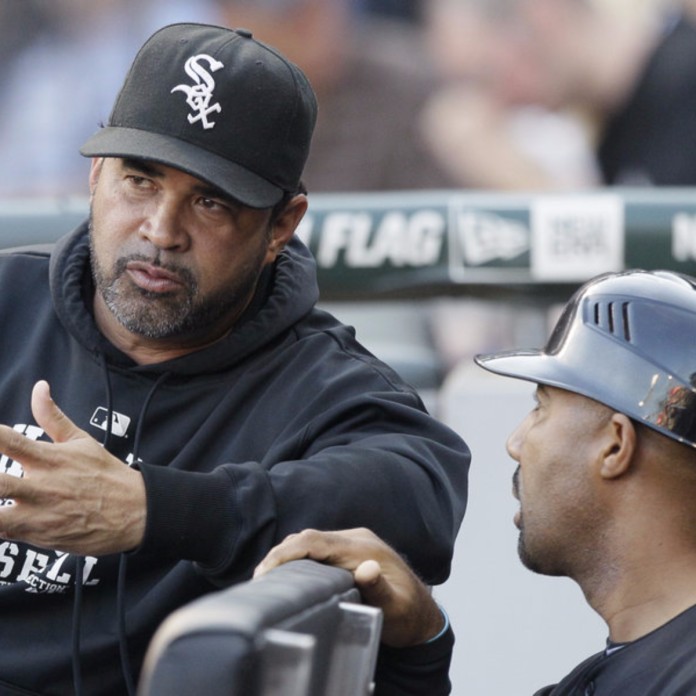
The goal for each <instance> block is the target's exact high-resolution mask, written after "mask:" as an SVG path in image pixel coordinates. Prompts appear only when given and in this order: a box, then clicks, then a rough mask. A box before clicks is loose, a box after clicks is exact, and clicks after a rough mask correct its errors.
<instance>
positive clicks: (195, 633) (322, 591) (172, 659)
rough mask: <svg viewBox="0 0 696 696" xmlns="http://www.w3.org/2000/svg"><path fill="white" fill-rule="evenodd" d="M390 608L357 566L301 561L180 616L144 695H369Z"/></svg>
mask: <svg viewBox="0 0 696 696" xmlns="http://www.w3.org/2000/svg"><path fill="white" fill-rule="evenodd" d="M381 616H382V615H381V612H380V610H378V609H375V608H373V607H368V606H365V605H363V604H361V603H360V595H359V593H358V591H357V589H355V587H354V585H353V579H352V575H351V574H350V573H349V572H348V571H344V570H341V569H339V568H333V567H330V566H325V565H321V564H319V563H315V562H314V561H308V560H302V561H293V562H291V563H288V564H286V565H283V566H280V567H279V568H276V569H274V570H273V571H271V572H270V573H268V574H267V575H265V576H262V577H260V578H258V579H256V580H251V581H249V582H244V583H241V584H238V585H235V586H233V587H231V588H229V589H226V590H220V591H218V592H215V593H213V594H210V595H207V596H204V597H202V598H200V599H198V600H195V601H193V602H191V603H190V604H188V605H186V606H184V607H182V608H180V609H178V610H177V611H175V612H174V613H173V614H171V615H170V616H169V617H168V618H167V619H166V620H165V621H164V623H163V624H162V625H161V627H160V628H159V630H158V631H157V632H156V634H155V636H154V638H153V640H152V642H151V644H150V647H149V650H148V653H147V655H146V659H145V665H144V667H143V672H142V675H141V679H140V684H139V688H138V696H172V694H176V695H177V696H223V695H224V696H368V695H369V694H370V693H372V689H373V681H372V680H373V675H374V670H375V663H376V659H377V650H378V647H379V637H380V632H381V626H382V619H381Z"/></svg>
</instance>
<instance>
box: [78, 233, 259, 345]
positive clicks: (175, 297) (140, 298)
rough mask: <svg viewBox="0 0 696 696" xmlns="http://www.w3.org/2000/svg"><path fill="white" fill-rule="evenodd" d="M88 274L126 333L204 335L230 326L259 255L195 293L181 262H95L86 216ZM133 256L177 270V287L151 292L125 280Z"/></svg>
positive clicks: (255, 272)
mask: <svg viewBox="0 0 696 696" xmlns="http://www.w3.org/2000/svg"><path fill="white" fill-rule="evenodd" d="M90 249H91V264H92V276H93V278H94V284H95V289H96V292H98V293H99V294H100V295H101V297H102V298H103V300H104V302H105V304H106V306H107V307H108V308H109V311H110V312H111V313H112V314H113V316H114V317H115V318H116V320H117V321H118V322H119V323H120V324H121V325H122V326H123V327H124V328H126V329H127V330H128V331H129V332H130V333H132V334H134V335H136V336H141V337H143V338H149V339H169V338H177V339H182V338H188V337H190V338H195V337H197V336H205V335H208V334H209V333H210V332H211V331H212V330H214V327H216V326H224V324H225V323H229V325H230V326H231V325H232V324H233V323H234V320H235V319H236V318H237V316H238V315H239V314H240V313H241V311H242V310H243V308H244V306H245V305H246V303H247V301H248V299H249V298H250V297H251V294H252V293H253V291H254V288H255V286H256V283H257V280H258V276H259V274H260V271H261V262H262V259H259V260H258V263H254V264H251V265H249V266H248V267H247V268H245V269H244V273H243V274H242V275H240V277H239V278H238V279H237V280H236V282H235V283H234V285H233V286H231V287H228V288H225V289H224V290H219V291H218V292H216V293H214V294H211V295H208V296H206V297H200V293H199V287H198V282H197V281H196V279H195V278H194V276H193V274H192V273H191V272H190V271H188V270H187V269H185V268H180V267H178V266H176V265H174V264H160V263H159V261H158V258H157V257H156V258H154V259H153V258H149V257H145V256H143V255H139V254H134V255H131V256H127V257H123V258H121V259H119V260H118V261H117V263H116V264H115V266H114V268H113V269H112V270H111V272H107V271H106V270H105V269H104V268H102V267H101V266H100V265H99V262H98V260H97V258H96V255H95V253H94V246H93V243H92V231H91V222H90ZM134 260H139V261H146V262H149V263H152V264H154V265H159V266H161V267H162V268H165V269H168V270H171V271H172V272H175V273H177V275H178V276H179V277H180V278H181V279H182V281H183V285H184V294H183V296H182V293H176V294H174V293H172V294H167V293H152V292H148V291H146V290H143V289H142V288H138V287H136V286H134V285H133V284H132V283H131V282H129V281H128V279H127V275H126V267H127V265H128V263H130V262H131V261H134ZM226 319H228V320H229V321H228V322H226V321H225V320H226Z"/></svg>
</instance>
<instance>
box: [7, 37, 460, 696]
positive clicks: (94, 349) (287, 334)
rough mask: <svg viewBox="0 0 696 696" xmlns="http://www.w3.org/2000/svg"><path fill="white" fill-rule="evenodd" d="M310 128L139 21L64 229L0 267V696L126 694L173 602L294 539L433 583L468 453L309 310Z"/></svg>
mask: <svg viewBox="0 0 696 696" xmlns="http://www.w3.org/2000/svg"><path fill="white" fill-rule="evenodd" d="M315 117H316V103H315V98H314V94H313V92H312V89H311V87H310V85H309V84H308V82H307V80H306V79H305V77H304V75H303V74H302V72H301V71H300V70H299V69H298V68H297V67H296V66H294V65H293V64H291V63H289V62H288V61H287V60H285V59H284V58H283V57H282V56H280V55H279V54H278V53H277V52H275V51H274V50H273V49H271V48H269V47H267V46H265V45H263V44H261V43H259V42H257V41H256V40H255V39H254V38H253V37H252V36H251V35H250V34H249V32H246V31H243V30H236V31H235V30H229V29H223V28H219V27H213V26H206V25H197V24H193V25H192V24H180V25H172V26H168V27H165V28H163V29H162V30H160V31H159V32H157V33H155V34H154V35H153V36H152V37H151V38H150V39H149V40H148V41H147V42H146V44H145V45H144V46H143V48H142V49H141V51H140V52H139V54H138V55H137V56H136V58H135V61H134V63H133V65H132V68H131V70H130V72H129V74H128V76H127V77H126V80H125V83H124V85H123V88H122V91H121V93H120V94H119V96H118V98H117V100H116V103H115V106H114V109H113V111H112V114H111V117H110V120H109V122H108V124H107V125H106V127H104V128H102V129H101V130H100V131H99V132H97V133H96V134H95V135H94V136H93V137H92V138H90V139H89V140H88V142H87V143H86V144H85V145H84V147H83V149H82V152H83V154H84V155H86V156H89V157H92V158H93V160H92V167H91V174H90V191H91V215H90V220H89V222H88V223H85V224H84V225H82V226H80V227H79V228H78V229H77V230H75V231H74V232H73V233H71V234H69V235H68V236H66V237H65V238H63V239H62V240H60V242H59V243H58V244H57V245H56V247H55V249H54V250H53V252H52V253H51V255H50V257H49V256H47V255H45V254H42V253H40V252H33V251H30V252H24V253H14V254H5V255H3V256H2V257H0V291H1V293H2V295H1V296H2V297H3V298H5V307H4V308H3V321H2V327H3V350H2V351H1V352H0V368H1V369H0V396H1V397H2V398H0V404H1V405H0V422H2V423H5V424H7V425H2V426H0V453H1V454H2V459H0V462H1V464H0V467H1V470H0V581H1V583H2V584H1V585H0V611H1V612H2V617H3V620H2V622H1V627H0V648H1V649H0V693H2V694H66V693H73V692H76V693H86V694H90V695H91V694H110V695H111V694H116V693H126V692H133V691H134V688H135V685H136V683H137V679H138V673H139V669H140V665H141V661H142V658H143V655H144V652H145V649H146V647H147V645H148V642H149V640H150V637H151V636H152V634H153V632H154V630H155V629H156V628H157V626H158V625H159V623H160V622H161V621H162V620H163V619H164V618H165V617H166V616H167V615H168V614H169V613H170V612H171V611H172V610H173V609H175V608H177V607H179V606H181V605H182V604H184V603H186V602H188V601H190V600H191V599H193V598H195V597H198V596H200V595H202V594H204V593H206V592H210V591H211V590H213V589H215V588H216V587H220V586H225V585H229V584H231V583H234V582H238V581H240V580H242V579H245V578H248V577H249V576H250V575H251V573H252V570H253V568H254V566H255V564H256V563H258V561H259V560H260V559H261V558H262V557H263V555H264V554H265V553H266V552H267V550H268V549H269V548H270V547H271V546H272V545H273V544H274V543H276V542H277V541H278V540H279V539H281V538H283V537H284V536H285V535H287V534H288V533H290V532H293V531H297V530H300V529H302V528H305V527H310V526H311V527H317V528H323V529H334V528H341V527H347V526H356V525H363V526H367V527H370V528H372V529H375V530H376V531H377V532H378V533H379V534H380V535H382V536H384V537H385V538H386V539H388V540H389V542H390V543H391V544H393V545H394V546H395V547H397V548H399V549H400V551H402V552H403V553H404V554H405V555H406V556H407V557H408V558H409V561H410V562H411V563H413V564H414V565H415V567H417V568H418V570H419V572H420V573H421V574H422V576H423V577H424V578H425V579H426V581H428V582H431V583H436V582H442V581H443V580H444V579H445V578H446V576H447V574H448V571H449V563H450V560H451V554H452V548H453V543H454V538H455V536H456V533H457V530H458V527H459V524H460V522H461V519H462V516H463V514H464V508H465V504H466V475H467V469H468V462H469V452H468V449H467V447H466V445H465V444H464V443H463V442H462V440H461V439H460V438H459V437H458V436H457V435H456V434H455V433H453V432H452V431H450V430H449V429H447V428H446V427H444V426H443V425H441V424H439V423H438V422H437V421H436V420H435V419H433V418H431V417H430V416H429V415H428V414H427V413H426V412H425V409H424V408H423V406H422V403H421V402H420V399H419V398H418V396H417V395H416V394H415V392H414V390H413V389H411V388H410V387H409V386H408V385H406V384H404V383H403V382H402V381H401V380H400V378H399V377H398V376H397V375H396V374H395V373H394V372H393V371H392V370H390V369H389V368H388V367H387V366H385V365H384V364H383V363H381V362H379V361H378V360H377V359H376V358H375V357H374V356H372V355H370V354H369V353H368V352H367V351H365V350H364V349H363V348H362V347H361V346H360V345H359V344H358V343H357V342H356V341H355V339H354V336H353V332H352V330H351V329H350V328H348V327H345V326H343V325H341V324H340V323H339V322H337V321H336V320H335V319H334V318H333V317H331V316H329V315H328V314H326V313H324V312H321V311H319V310H317V309H316V308H315V306H314V305H315V303H316V300H317V296H318V291H317V286H316V276H315V267H314V263H313V260H312V258H311V256H310V254H309V252H308V251H307V249H306V248H305V247H304V246H303V245H302V244H301V243H300V242H299V241H298V240H297V239H296V238H295V237H294V236H293V232H294V230H295V228H296V226H297V224H298V223H299V221H300V219H301V218H302V216H303V214H304V212H305V210H306V208H307V198H306V196H305V194H304V193H303V190H302V189H303V187H302V184H301V181H300V177H301V174H302V169H303V166H304V162H305V160H306V158H307V154H308V151H309V146H310V139H311V134H312V129H313V125H314V122H315ZM10 300H12V301H10ZM49 385H50V389H49Z"/></svg>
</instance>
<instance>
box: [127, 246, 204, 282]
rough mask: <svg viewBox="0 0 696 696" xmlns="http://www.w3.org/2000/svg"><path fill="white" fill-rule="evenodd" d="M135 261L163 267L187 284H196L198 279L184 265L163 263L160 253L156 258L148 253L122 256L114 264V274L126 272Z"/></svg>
mask: <svg viewBox="0 0 696 696" xmlns="http://www.w3.org/2000/svg"><path fill="white" fill-rule="evenodd" d="M134 261H137V262H141V263H146V264H150V265H151V266H154V267H155V268H161V269H163V270H165V271H168V272H169V273H173V274H174V275H176V276H177V277H178V278H180V279H181V280H182V281H183V282H184V283H185V284H186V285H189V286H194V287H195V286H196V285H197V283H196V279H195V277H194V275H193V273H192V272H191V271H190V270H189V269H188V268H185V267H183V266H179V265H177V264H174V263H163V262H162V258H161V254H160V253H158V254H157V255H156V256H155V257H154V258H153V257H150V256H147V255H146V254H129V255H128V256H122V257H121V258H119V259H118V260H117V261H116V263H115V264H114V275H115V276H121V275H123V274H124V273H125V272H126V269H127V268H128V264H130V263H133V262H134Z"/></svg>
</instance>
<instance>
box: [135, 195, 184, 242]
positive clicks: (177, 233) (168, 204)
mask: <svg viewBox="0 0 696 696" xmlns="http://www.w3.org/2000/svg"><path fill="white" fill-rule="evenodd" d="M139 233H140V235H141V236H142V237H143V238H144V239H147V240H148V241H150V242H151V243H152V244H153V245H154V246H156V247H157V248H158V249H168V250H175V251H185V250H186V249H187V248H188V245H189V243H190V238H189V235H188V232H187V230H186V228H185V225H184V224H183V221H182V214H181V208H180V206H179V205H178V204H177V202H176V201H173V200H167V199H163V200H159V201H157V202H156V203H154V202H153V205H152V206H151V207H150V209H149V210H148V211H147V213H146V215H145V217H144V219H143V221H142V223H141V225H140V229H139Z"/></svg>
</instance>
